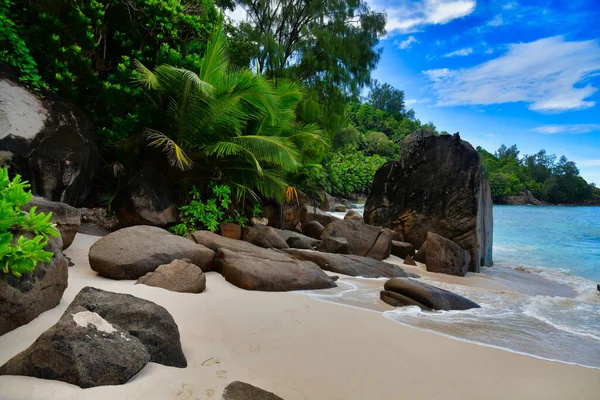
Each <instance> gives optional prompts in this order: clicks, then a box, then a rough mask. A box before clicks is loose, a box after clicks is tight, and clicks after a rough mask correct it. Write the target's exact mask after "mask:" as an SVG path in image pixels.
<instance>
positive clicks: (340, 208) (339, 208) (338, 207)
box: [333, 204, 346, 212]
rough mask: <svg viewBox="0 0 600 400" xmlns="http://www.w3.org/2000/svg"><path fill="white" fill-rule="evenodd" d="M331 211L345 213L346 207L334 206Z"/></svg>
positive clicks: (341, 205)
mask: <svg viewBox="0 0 600 400" xmlns="http://www.w3.org/2000/svg"><path fill="white" fill-rule="evenodd" d="M333 210H334V211H335V212H346V206H345V205H343V204H336V205H335V206H333Z"/></svg>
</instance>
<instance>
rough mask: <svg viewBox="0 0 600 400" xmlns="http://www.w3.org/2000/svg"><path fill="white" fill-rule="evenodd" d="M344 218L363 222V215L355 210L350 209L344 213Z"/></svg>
mask: <svg viewBox="0 0 600 400" xmlns="http://www.w3.org/2000/svg"><path fill="white" fill-rule="evenodd" d="M344 219H350V220H353V221H361V222H364V219H363V216H362V215H360V214H359V213H358V212H357V211H355V210H350V211H348V212H347V213H346V215H345V216H344Z"/></svg>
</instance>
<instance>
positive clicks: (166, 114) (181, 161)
mask: <svg viewBox="0 0 600 400" xmlns="http://www.w3.org/2000/svg"><path fill="white" fill-rule="evenodd" d="M136 69H137V72H138V75H139V78H138V81H139V83H140V84H141V85H143V86H144V87H145V88H146V89H147V92H148V94H149V95H150V97H151V99H152V101H153V102H154V105H155V106H156V108H157V110H159V111H162V118H161V123H160V129H147V131H146V137H147V139H148V144H149V145H150V146H153V147H158V148H160V149H162V150H163V151H164V152H165V154H166V155H167V157H168V159H169V161H170V163H171V164H172V165H173V166H174V167H176V168H177V169H179V170H190V169H192V168H194V165H195V164H197V163H201V164H203V165H204V166H205V167H209V168H211V169H212V170H213V174H214V175H216V177H217V178H219V179H221V180H222V181H223V182H225V183H227V184H230V185H231V186H232V189H233V191H234V193H235V195H236V197H237V198H238V199H239V198H242V197H243V196H244V195H247V194H250V195H252V196H256V193H255V190H256V191H258V192H259V193H260V194H262V195H263V196H264V197H267V198H273V199H276V200H279V201H281V200H283V196H284V193H285V191H286V189H287V188H288V185H287V183H286V182H285V180H284V175H285V174H288V173H294V172H295V171H297V170H298V168H299V167H300V166H301V165H302V159H303V154H306V153H307V152H310V151H314V150H319V149H322V148H324V147H325V146H326V141H325V139H324V137H323V134H322V132H321V130H320V129H319V128H318V126H316V125H315V124H300V123H297V122H296V114H295V109H296V107H297V105H298V103H299V102H300V100H301V99H302V92H301V90H300V88H299V86H298V85H297V84H294V83H291V82H285V81H279V82H278V83H277V85H274V84H273V83H272V82H271V81H269V80H267V79H266V78H264V77H263V76H261V75H257V74H253V73H252V72H251V71H250V70H248V69H241V70H234V69H232V68H230V65H229V57H228V53H227V41H226V36H225V34H224V33H223V31H222V29H221V28H219V29H218V30H217V32H216V33H215V35H214V36H213V38H212V39H211V40H210V41H209V43H208V45H207V50H206V53H205V55H204V58H203V59H202V60H201V62H200V66H199V69H198V71H197V72H193V71H189V70H186V69H182V68H175V67H172V66H169V65H161V66H158V67H156V69H155V70H154V71H150V70H149V69H148V68H146V67H145V66H143V65H142V64H141V63H139V62H138V63H137V68H136Z"/></svg>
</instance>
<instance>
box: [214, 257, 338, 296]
mask: <svg viewBox="0 0 600 400" xmlns="http://www.w3.org/2000/svg"><path fill="white" fill-rule="evenodd" d="M218 259H219V264H220V266H221V274H222V275H223V277H225V279H226V280H227V281H228V282H229V283H231V284H233V285H235V286H237V287H240V288H242V289H246V290H262V291H268V292H286V291H290V290H313V289H328V288H332V287H335V286H336V284H335V282H334V281H333V280H332V279H331V278H330V277H329V276H328V275H327V274H326V273H324V272H323V270H322V269H321V268H319V266H318V265H316V264H314V263H312V262H308V261H300V260H298V259H296V258H294V257H292V256H290V255H288V254H285V253H281V252H278V251H274V250H263V251H262V252H260V253H254V252H243V251H238V252H233V251H231V250H228V249H225V248H221V249H220V250H219V254H218Z"/></svg>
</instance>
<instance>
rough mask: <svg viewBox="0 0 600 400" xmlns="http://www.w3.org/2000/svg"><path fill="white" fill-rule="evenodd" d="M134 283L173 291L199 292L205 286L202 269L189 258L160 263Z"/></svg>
mask: <svg viewBox="0 0 600 400" xmlns="http://www.w3.org/2000/svg"><path fill="white" fill-rule="evenodd" d="M136 283H143V284H144V285H148V286H156V287H160V288H163V289H167V290H170V291H173V292H181V293H201V292H203V291H204V289H205V288H206V276H205V275H204V273H203V272H202V269H200V267H198V266H197V265H194V264H192V263H191V262H190V260H187V259H183V260H174V261H172V262H171V263H170V264H165V265H160V266H159V267H158V268H156V270H154V272H148V273H147V274H146V275H144V276H142V277H140V279H138V280H137V282H136Z"/></svg>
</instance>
